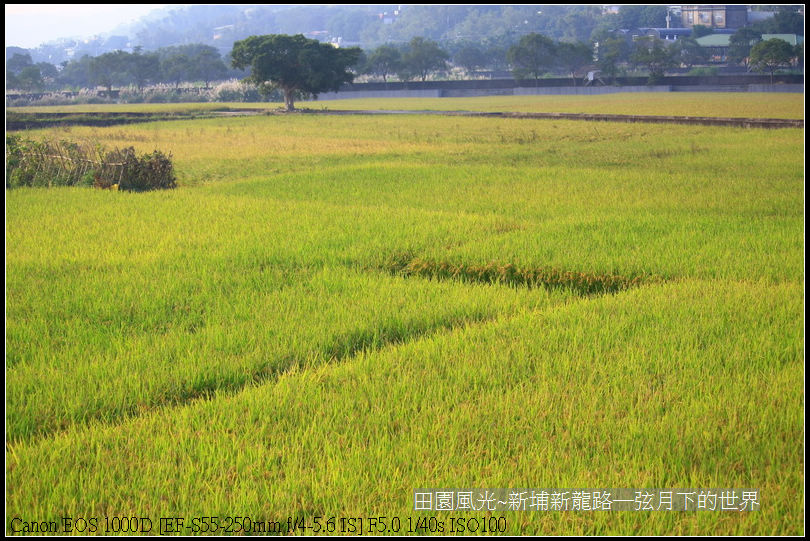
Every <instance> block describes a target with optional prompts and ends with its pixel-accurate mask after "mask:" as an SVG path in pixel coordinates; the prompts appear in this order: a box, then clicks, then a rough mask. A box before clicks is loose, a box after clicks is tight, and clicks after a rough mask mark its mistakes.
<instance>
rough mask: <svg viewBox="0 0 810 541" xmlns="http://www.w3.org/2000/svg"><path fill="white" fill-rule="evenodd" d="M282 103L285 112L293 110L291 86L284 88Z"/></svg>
mask: <svg viewBox="0 0 810 541" xmlns="http://www.w3.org/2000/svg"><path fill="white" fill-rule="evenodd" d="M284 105H285V107H286V108H287V112H291V111H295V103H294V102H293V90H292V89H291V88H285V89H284Z"/></svg>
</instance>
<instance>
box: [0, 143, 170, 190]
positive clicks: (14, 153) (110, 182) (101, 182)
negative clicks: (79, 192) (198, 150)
mask: <svg viewBox="0 0 810 541" xmlns="http://www.w3.org/2000/svg"><path fill="white" fill-rule="evenodd" d="M176 185H177V184H176V177H175V175H174V168H173V165H172V160H171V154H169V155H166V154H163V153H162V152H160V151H158V150H155V151H153V152H152V153H151V154H143V155H141V156H137V155H136V154H135V149H134V148H133V147H127V148H122V149H118V148H116V149H113V150H107V149H105V148H104V147H102V146H101V145H100V144H98V143H91V142H83V143H75V142H70V141H50V140H45V141H34V140H29V139H24V138H22V137H20V136H18V135H6V188H18V187H23V186H43V187H51V186H94V187H96V188H108V189H110V188H114V189H118V190H127V191H133V192H144V191H149V190H165V189H171V188H175V187H176Z"/></svg>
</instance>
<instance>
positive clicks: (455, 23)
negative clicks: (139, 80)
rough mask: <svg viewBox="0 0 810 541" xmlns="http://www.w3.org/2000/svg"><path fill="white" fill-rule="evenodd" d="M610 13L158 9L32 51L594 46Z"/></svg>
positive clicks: (46, 57)
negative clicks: (532, 40) (302, 41)
mask: <svg viewBox="0 0 810 541" xmlns="http://www.w3.org/2000/svg"><path fill="white" fill-rule="evenodd" d="M603 19H604V14H603V13H602V9H601V8H600V7H599V6H553V5H552V6H526V5H517V6H458V5H450V6H396V5H378V6H340V5H329V6H317V5H307V6H301V5H297V6H293V5H273V6H255V5H241V6H240V5H220V6H212V5H198V6H186V7H175V8H166V9H163V10H157V11H155V12H152V13H151V14H150V15H148V16H146V17H143V18H141V19H140V20H138V21H137V22H136V23H134V24H131V25H127V26H122V27H118V28H116V29H114V30H112V31H111V32H110V33H109V34H106V35H102V36H96V37H95V38H92V39H89V40H76V39H61V40H57V41H55V42H51V43H47V44H43V45H41V46H40V47H37V48H36V49H32V50H29V51H28V52H29V53H30V54H31V57H32V59H33V60H34V62H49V63H53V64H59V63H61V62H63V61H65V60H69V59H71V58H80V57H81V56H82V55H85V54H86V55H89V56H97V55H100V54H103V53H105V52H110V51H114V50H117V49H122V50H132V49H133V48H134V47H138V46H140V47H142V49H143V50H144V51H152V50H156V49H159V48H161V47H169V46H173V45H185V44H191V43H202V44H206V45H211V46H214V47H216V48H217V49H219V50H220V52H221V53H222V54H223V55H225V54H227V53H228V52H229V51H230V50H231V48H232V46H233V43H234V42H235V41H238V40H241V39H244V38H246V37H248V36H251V35H261V34H304V35H306V36H307V37H309V38H315V39H319V40H321V41H332V42H335V43H338V42H340V43H341V44H343V45H358V46H361V47H363V48H373V47H376V46H378V45H381V44H383V43H398V42H401V43H405V42H407V41H409V40H410V39H411V38H413V37H414V36H422V37H425V38H429V39H433V40H436V41H439V42H442V43H448V42H459V41H475V42H482V41H486V40H504V39H505V38H506V39H507V40H509V41H514V40H516V39H519V37H520V36H521V35H524V34H527V33H530V32H540V33H543V34H546V35H547V36H549V37H552V38H554V39H558V40H559V39H565V40H572V41H573V40H587V39H589V37H590V35H591V33H592V31H593V30H594V28H595V27H596V26H597V25H598V24H599V23H600V22H602V21H603Z"/></svg>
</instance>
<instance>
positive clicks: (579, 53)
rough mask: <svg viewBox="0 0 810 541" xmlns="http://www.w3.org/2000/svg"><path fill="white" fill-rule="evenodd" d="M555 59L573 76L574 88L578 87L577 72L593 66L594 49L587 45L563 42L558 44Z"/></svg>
mask: <svg viewBox="0 0 810 541" xmlns="http://www.w3.org/2000/svg"><path fill="white" fill-rule="evenodd" d="M555 58H556V61H557V65H558V66H559V67H561V68H562V69H564V70H565V71H566V72H568V73H569V74H570V75H571V80H572V81H573V83H574V86H577V79H576V74H577V72H578V71H579V70H581V69H582V68H584V67H586V66H590V65H591V64H593V49H591V46H590V45H588V44H587V43H582V42H578V43H567V42H563V43H559V44H557V54H556V55H555Z"/></svg>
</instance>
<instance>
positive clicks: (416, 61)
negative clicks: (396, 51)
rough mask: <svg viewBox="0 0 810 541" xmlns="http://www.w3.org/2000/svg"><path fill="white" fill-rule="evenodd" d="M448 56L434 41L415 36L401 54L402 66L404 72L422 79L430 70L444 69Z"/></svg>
mask: <svg viewBox="0 0 810 541" xmlns="http://www.w3.org/2000/svg"><path fill="white" fill-rule="evenodd" d="M448 58H450V55H448V54H447V52H446V51H444V50H443V49H442V48H441V47H439V44H438V43H436V42H435V41H433V40H429V39H425V38H422V37H415V38H413V39H412V40H411V41H410V42H409V43H408V47H407V49H406V50H405V53H404V54H403V55H402V66H403V67H404V69H405V71H406V72H408V73H411V74H414V75H416V76H419V78H420V79H422V81H424V80H425V79H427V76H428V75H429V74H430V73H431V72H434V71H441V70H443V69H445V68H446V67H447V59H448Z"/></svg>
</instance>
